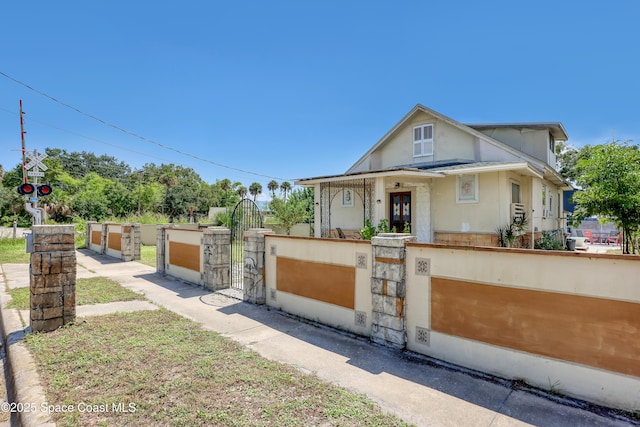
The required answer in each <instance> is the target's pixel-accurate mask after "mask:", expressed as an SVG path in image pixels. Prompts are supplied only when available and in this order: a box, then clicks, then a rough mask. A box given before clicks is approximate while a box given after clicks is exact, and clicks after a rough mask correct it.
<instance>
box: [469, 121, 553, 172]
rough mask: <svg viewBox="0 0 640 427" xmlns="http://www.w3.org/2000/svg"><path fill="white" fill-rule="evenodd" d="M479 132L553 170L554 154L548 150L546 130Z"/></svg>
mask: <svg viewBox="0 0 640 427" xmlns="http://www.w3.org/2000/svg"><path fill="white" fill-rule="evenodd" d="M481 132H482V133H484V134H485V135H488V136H490V137H492V138H494V139H497V140H498V141H500V142H503V143H505V144H507V145H509V146H511V147H513V148H515V149H516V150H519V151H522V152H523V153H526V154H528V155H530V156H532V157H535V158H536V159H539V160H542V161H543V162H545V163H548V164H550V165H551V166H552V167H553V168H555V154H553V153H551V151H550V150H549V138H550V135H549V131H548V130H546V129H545V130H534V129H505V128H499V129H484V130H482V131H481Z"/></svg>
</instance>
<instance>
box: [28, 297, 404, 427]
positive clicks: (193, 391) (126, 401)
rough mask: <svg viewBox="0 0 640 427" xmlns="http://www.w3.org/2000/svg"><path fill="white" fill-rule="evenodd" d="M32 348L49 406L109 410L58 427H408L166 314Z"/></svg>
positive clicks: (34, 343)
mask: <svg viewBox="0 0 640 427" xmlns="http://www.w3.org/2000/svg"><path fill="white" fill-rule="evenodd" d="M26 343H27V346H28V348H29V349H30V350H31V351H32V353H33V354H34V355H35V360H36V363H37V366H38V371H39V372H40V375H41V379H42V381H43V383H44V384H43V385H44V388H45V390H46V397H47V401H48V402H49V404H52V405H63V404H66V405H77V404H78V403H79V402H83V404H84V405H90V406H91V407H93V405H97V406H95V407H96V408H98V409H99V408H108V411H103V412H100V411H97V412H96V411H94V412H87V411H80V410H78V409H79V408H76V409H75V410H73V411H71V412H68V413H54V414H52V415H53V418H54V420H55V422H56V423H57V424H58V425H59V426H84V425H135V426H156V425H167V426H168V425H175V426H200V425H224V426H310V425H323V426H325V425H326V426H406V425H407V424H406V423H404V422H403V421H401V420H400V419H398V418H396V417H394V416H391V415H388V414H384V413H382V412H381V410H380V409H379V407H378V406H377V405H376V404H374V403H373V402H371V401H370V400H369V399H368V398H367V397H366V396H364V395H361V394H356V393H353V392H350V391H347V390H345V389H343V388H340V387H337V386H333V385H331V384H328V383H325V382H323V381H321V380H320V379H319V378H318V377H317V376H315V375H311V374H306V373H303V372H300V371H298V370H297V369H295V368H294V367H292V366H289V365H283V364H279V363H277V362H273V361H269V360H267V359H264V358H262V357H261V356H259V355H258V354H257V353H255V352H254V351H252V350H249V349H246V348H244V347H242V346H241V345H240V344H238V343H236V342H235V341H232V340H229V339H227V338H224V337H221V336H220V335H219V334H217V333H214V332H211V331H205V330H204V329H202V328H201V327H200V325H198V324H197V323H195V322H193V321H191V320H188V319H185V318H183V317H181V316H179V315H177V314H175V313H172V312H170V311H168V310H165V309H160V310H156V311H140V312H134V313H120V314H113V315H107V316H97V317H91V318H87V319H85V321H83V322H82V323H78V324H72V325H69V326H66V327H63V328H61V329H58V330H56V331H54V332H49V333H46V334H44V333H43V334H33V335H29V336H27V338H26ZM99 405H103V406H99ZM114 405H115V408H122V409H128V410H133V411H134V412H128V413H123V412H117V411H114V410H113V408H114ZM118 405H120V406H118ZM83 408H84V407H83Z"/></svg>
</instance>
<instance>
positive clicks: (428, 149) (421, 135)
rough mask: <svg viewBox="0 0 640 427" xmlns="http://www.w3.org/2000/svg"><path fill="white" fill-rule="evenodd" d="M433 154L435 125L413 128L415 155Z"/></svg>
mask: <svg viewBox="0 0 640 427" xmlns="http://www.w3.org/2000/svg"><path fill="white" fill-rule="evenodd" d="M432 155H433V125H421V126H416V127H414V128H413V157H419V156H432Z"/></svg>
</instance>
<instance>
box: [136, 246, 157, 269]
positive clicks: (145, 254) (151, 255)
mask: <svg viewBox="0 0 640 427" xmlns="http://www.w3.org/2000/svg"><path fill="white" fill-rule="evenodd" d="M138 262H139V263H142V264H144V265H148V266H150V267H153V268H155V267H156V247H155V246H147V245H140V259H139V260H138Z"/></svg>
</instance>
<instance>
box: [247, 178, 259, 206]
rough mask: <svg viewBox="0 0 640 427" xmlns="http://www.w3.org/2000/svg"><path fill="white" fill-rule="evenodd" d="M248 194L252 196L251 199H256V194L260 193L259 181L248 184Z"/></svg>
mask: <svg viewBox="0 0 640 427" xmlns="http://www.w3.org/2000/svg"><path fill="white" fill-rule="evenodd" d="M249 194H251V195H252V196H253V201H254V202H255V201H256V197H258V194H262V185H261V184H260V183H259V182H254V183H252V184H251V185H250V186H249Z"/></svg>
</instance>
